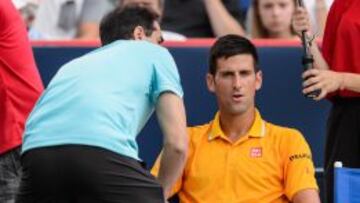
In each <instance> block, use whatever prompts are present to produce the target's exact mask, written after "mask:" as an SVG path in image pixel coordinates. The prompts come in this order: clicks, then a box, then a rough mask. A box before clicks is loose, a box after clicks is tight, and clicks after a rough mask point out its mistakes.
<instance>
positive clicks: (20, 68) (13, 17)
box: [0, 0, 43, 202]
mask: <svg viewBox="0 0 360 203" xmlns="http://www.w3.org/2000/svg"><path fill="white" fill-rule="evenodd" d="M42 90H43V85H42V82H41V79H40V76H39V73H38V70H37V68H36V65H35V61H34V58H33V54H32V50H31V47H30V44H29V41H28V39H27V32H26V29H25V25H24V22H23V21H22V19H21V17H20V15H19V14H18V12H17V11H16V9H15V7H14V6H13V4H12V2H11V0H1V1H0V202H12V200H13V199H14V195H15V192H16V191H17V187H18V185H19V180H20V177H19V176H20V175H19V173H20V159H19V158H20V154H19V151H20V145H21V135H22V133H23V130H24V122H25V120H26V118H27V116H28V114H29V112H30V111H31V109H32V107H33V105H34V104H35V101H36V100H37V98H38V97H39V95H40V93H41V92H42Z"/></svg>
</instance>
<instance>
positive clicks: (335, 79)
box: [302, 69, 344, 100]
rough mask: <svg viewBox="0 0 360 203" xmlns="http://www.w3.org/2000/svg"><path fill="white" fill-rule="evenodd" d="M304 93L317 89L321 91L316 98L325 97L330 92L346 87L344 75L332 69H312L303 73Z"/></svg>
mask: <svg viewBox="0 0 360 203" xmlns="http://www.w3.org/2000/svg"><path fill="white" fill-rule="evenodd" d="M302 78H303V79H304V82H303V93H304V94H307V93H310V92H312V91H315V90H320V91H321V93H320V95H319V96H318V97H315V98H314V99H315V100H321V99H323V98H324V97H325V96H326V95H327V94H328V93H330V92H334V91H336V90H342V89H344V75H343V74H342V73H339V72H334V71H330V70H319V69H311V70H307V71H305V72H304V73H303V75H302Z"/></svg>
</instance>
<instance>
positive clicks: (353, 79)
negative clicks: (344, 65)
mask: <svg viewBox="0 0 360 203" xmlns="http://www.w3.org/2000/svg"><path fill="white" fill-rule="evenodd" d="M341 74H343V77H344V79H343V84H342V87H341V88H342V89H346V90H350V91H354V92H360V74H355V73H341Z"/></svg>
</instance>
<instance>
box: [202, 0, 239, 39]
mask: <svg viewBox="0 0 360 203" xmlns="http://www.w3.org/2000/svg"><path fill="white" fill-rule="evenodd" d="M203 1H204V4H205V8H206V11H207V14H208V17H209V20H210V23H211V27H212V30H213V32H214V33H215V35H216V37H220V36H224V35H227V34H237V35H241V36H245V31H244V28H243V27H242V26H241V25H240V23H239V22H238V21H237V20H236V19H235V18H234V17H233V16H232V15H231V14H230V13H229V12H228V11H227V10H226V8H225V6H224V4H223V3H222V1H221V0H203Z"/></svg>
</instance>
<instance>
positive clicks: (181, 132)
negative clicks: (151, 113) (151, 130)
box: [156, 93, 188, 197]
mask: <svg viewBox="0 0 360 203" xmlns="http://www.w3.org/2000/svg"><path fill="white" fill-rule="evenodd" d="M156 113H157V118H158V121H159V124H160V128H161V130H162V132H163V135H164V140H163V153H162V157H161V161H160V170H159V175H158V180H159V182H160V183H161V184H162V186H163V188H164V195H165V197H168V196H169V194H170V192H171V189H172V186H173V185H174V184H175V182H176V181H177V180H178V178H179V177H180V175H181V174H182V171H183V168H184V165H185V162H186V157H187V150H188V136H187V131H186V116H185V108H184V104H183V100H182V99H181V98H180V97H179V96H177V95H175V94H173V93H162V94H161V95H160V97H159V100H158V102H157V106H156Z"/></svg>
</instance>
